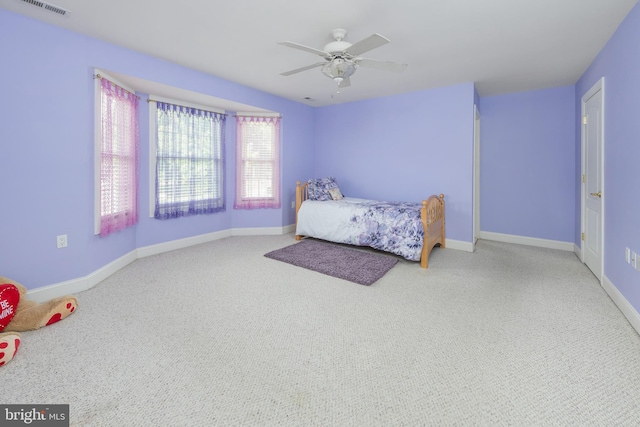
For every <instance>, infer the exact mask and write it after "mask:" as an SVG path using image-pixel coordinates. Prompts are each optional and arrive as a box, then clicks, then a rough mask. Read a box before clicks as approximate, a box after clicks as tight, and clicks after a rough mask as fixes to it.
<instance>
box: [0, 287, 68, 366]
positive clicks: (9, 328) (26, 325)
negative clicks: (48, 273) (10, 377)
mask: <svg viewBox="0 0 640 427" xmlns="http://www.w3.org/2000/svg"><path fill="white" fill-rule="evenodd" d="M26 295H27V288H25V287H24V286H22V285H21V284H20V283H18V282H15V281H13V280H11V279H7V278H6V277H2V276H0V366H4V365H6V364H7V363H9V362H10V361H11V360H12V359H13V358H14V356H15V355H16V352H17V351H18V347H20V342H21V341H20V340H21V335H20V333H19V332H23V331H32V330H35V329H39V328H41V327H43V326H48V325H51V324H53V323H56V322H58V321H60V320H62V319H64V318H66V317H67V316H69V315H70V314H71V313H73V312H74V311H75V310H76V308H78V300H77V299H76V298H75V297H73V296H64V297H59V298H54V299H52V300H49V301H47V302H44V303H38V302H35V301H30V300H28V299H27V298H26Z"/></svg>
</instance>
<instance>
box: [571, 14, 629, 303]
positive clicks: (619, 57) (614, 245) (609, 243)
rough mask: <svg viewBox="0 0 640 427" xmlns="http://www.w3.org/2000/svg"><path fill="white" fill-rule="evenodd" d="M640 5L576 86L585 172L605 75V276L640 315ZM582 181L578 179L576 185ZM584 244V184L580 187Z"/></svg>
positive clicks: (576, 119)
mask: <svg viewBox="0 0 640 427" xmlns="http://www.w3.org/2000/svg"><path fill="white" fill-rule="evenodd" d="M639 52H640V5H636V6H634V8H633V9H631V11H630V12H629V14H628V15H627V17H626V18H625V20H624V21H623V22H622V24H621V25H620V26H619V27H618V29H617V30H616V32H615V33H614V35H613V36H612V38H611V39H610V40H609V42H608V43H607V45H606V46H605V47H604V48H603V49H602V51H601V52H600V53H599V55H598V56H597V57H596V59H595V60H594V62H593V63H592V64H591V65H590V66H589V68H588V69H587V71H586V72H585V73H584V75H583V76H582V77H581V78H580V80H579V81H578V83H577V84H576V100H575V110H576V115H575V116H574V119H573V123H574V124H575V133H576V138H575V161H576V165H578V166H577V174H579V173H580V166H579V165H580V150H581V135H580V126H579V122H580V120H579V115H580V113H581V110H580V108H581V98H582V96H583V95H584V94H585V93H586V92H587V91H588V90H589V89H590V88H591V87H592V86H593V85H594V84H595V83H596V82H597V81H598V80H599V79H600V78H601V77H604V79H605V82H604V94H605V96H604V189H603V193H604V221H605V223H604V276H606V278H607V279H609V280H610V281H611V283H613V285H614V286H615V287H616V288H617V289H618V290H619V291H620V293H622V295H623V296H624V297H625V298H626V299H627V301H629V302H630V303H631V305H632V306H633V307H634V309H635V310H636V312H640V272H639V271H637V270H634V269H633V268H632V267H631V266H630V265H629V264H627V263H626V262H625V258H624V256H625V248H626V247H628V248H630V249H631V250H633V251H635V252H637V253H640V197H638V193H637V191H636V189H637V188H638V183H639V182H640V176H639V174H638V170H639V169H640V168H639V167H638V165H639V163H640V119H638V118H639V117H640V103H639V100H640V54H639ZM575 182H578V180H577V178H576V181H575ZM575 194H576V205H575V210H576V222H577V224H576V228H575V230H574V239H575V242H576V244H579V237H578V236H579V233H580V228H579V227H580V222H579V221H580V211H581V206H580V186H579V184H578V185H576V187H575Z"/></svg>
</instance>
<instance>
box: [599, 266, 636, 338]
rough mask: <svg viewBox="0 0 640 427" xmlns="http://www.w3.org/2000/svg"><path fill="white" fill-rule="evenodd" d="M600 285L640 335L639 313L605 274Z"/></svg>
mask: <svg viewBox="0 0 640 427" xmlns="http://www.w3.org/2000/svg"><path fill="white" fill-rule="evenodd" d="M602 287H603V288H604V290H605V291H606V292H607V294H609V298H611V300H613V302H614V304H615V305H617V306H618V308H619V309H620V311H621V312H622V314H624V317H626V318H627V320H628V321H629V323H631V326H633V329H635V330H636V332H637V333H638V334H639V335H640V313H638V312H637V311H636V310H635V308H633V306H632V305H631V303H630V302H629V301H628V300H627V299H626V298H625V297H624V295H622V294H621V293H620V291H619V290H618V288H616V287H615V285H614V284H613V283H612V282H611V280H609V278H608V277H607V276H606V275H603V276H602Z"/></svg>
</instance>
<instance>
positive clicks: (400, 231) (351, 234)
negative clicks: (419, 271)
mask: <svg viewBox="0 0 640 427" xmlns="http://www.w3.org/2000/svg"><path fill="white" fill-rule="evenodd" d="M421 206H422V205H421V204H420V203H408V202H380V201H374V200H363V199H353V198H345V199H342V200H333V201H312V200H307V201H305V202H304V203H303V204H302V206H301V207H300V211H299V213H298V227H297V230H296V234H300V235H304V236H310V237H315V238H318V239H323V240H328V241H332V242H337V243H347V244H351V245H358V246H369V247H372V248H374V249H378V250H381V251H386V252H390V253H393V254H396V255H400V256H402V257H403V258H406V259H408V260H412V261H420V255H421V253H422V245H423V237H424V230H423V228H422V222H421V220H420V209H421Z"/></svg>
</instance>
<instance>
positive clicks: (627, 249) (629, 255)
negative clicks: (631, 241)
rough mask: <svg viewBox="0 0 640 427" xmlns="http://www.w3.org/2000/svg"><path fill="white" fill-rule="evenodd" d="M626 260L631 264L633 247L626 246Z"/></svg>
mask: <svg viewBox="0 0 640 427" xmlns="http://www.w3.org/2000/svg"><path fill="white" fill-rule="evenodd" d="M624 260H625V261H627V264H631V249H629V248H624Z"/></svg>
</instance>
